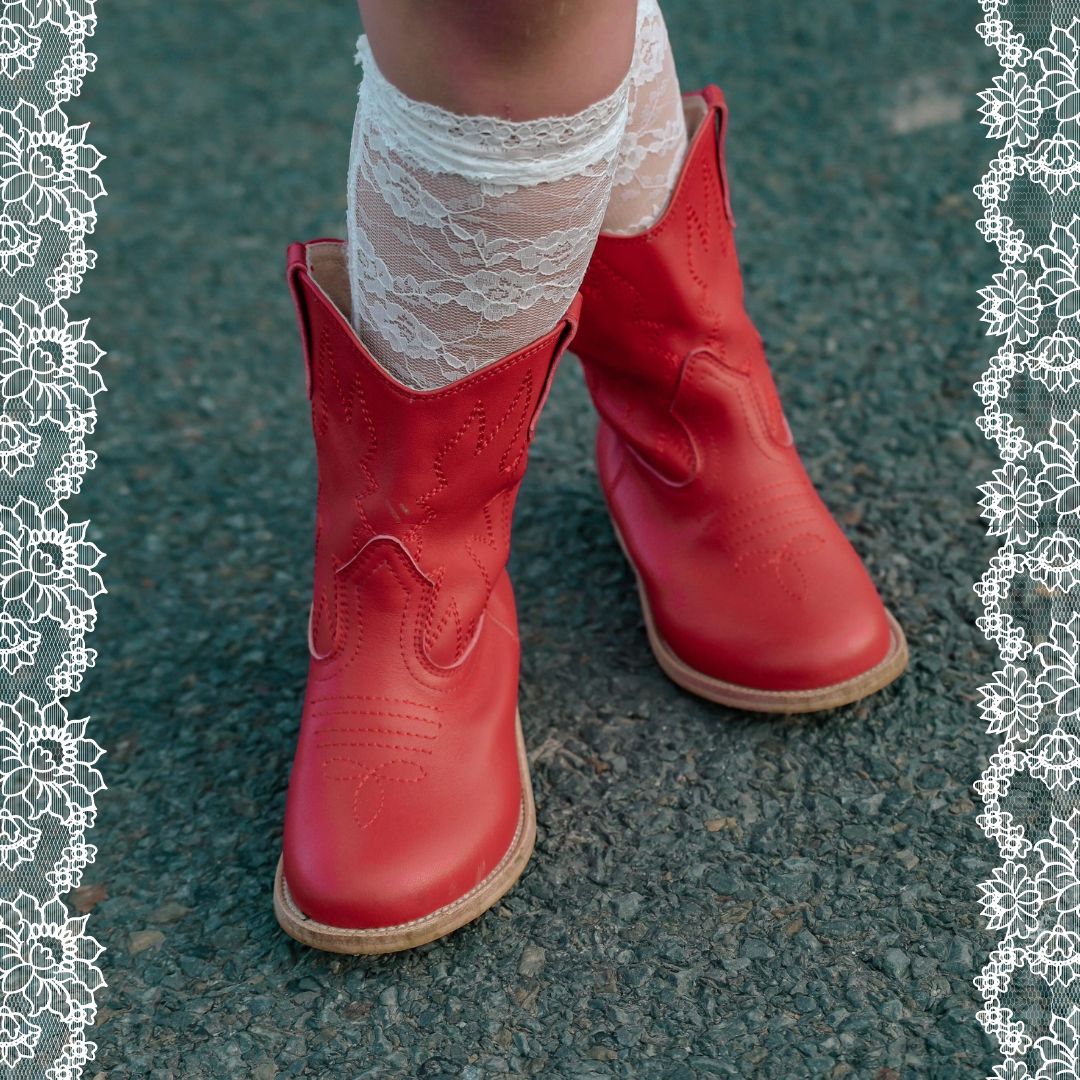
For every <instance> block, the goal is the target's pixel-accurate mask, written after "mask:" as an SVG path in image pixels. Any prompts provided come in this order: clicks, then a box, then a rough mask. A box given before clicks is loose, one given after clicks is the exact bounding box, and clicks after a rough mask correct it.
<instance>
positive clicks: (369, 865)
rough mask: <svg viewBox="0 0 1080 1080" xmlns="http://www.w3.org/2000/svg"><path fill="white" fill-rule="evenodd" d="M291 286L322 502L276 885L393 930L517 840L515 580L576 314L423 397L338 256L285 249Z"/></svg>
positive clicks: (325, 915) (306, 907) (467, 883)
mask: <svg viewBox="0 0 1080 1080" xmlns="http://www.w3.org/2000/svg"><path fill="white" fill-rule="evenodd" d="M289 278H290V283H291V285H292V287H293V291H294V295H295V297H296V301H297V308H298V313H299V318H300V324H301V331H302V335H303V337H304V344H305V353H306V357H307V363H308V385H309V393H310V396H311V407H312V422H313V426H314V433H315V444H316V450H317V455H318V470H319V493H318V506H317V525H316V552H315V587H314V598H313V602H312V609H311V625H310V648H311V661H310V672H309V678H308V689H307V695H306V698H305V702H304V714H303V720H302V724H301V731H300V738H299V745H298V748H297V754H296V759H295V762H294V765H293V770H292V774H291V777H290V783H289V795H288V803H287V808H286V821H285V841H284V872H285V879H286V881H287V883H288V887H289V890H290V892H291V894H292V896H293V898H294V899H295V901H296V903H297V905H298V906H299V907H300V908H301V909H302V910H303V912H304V913H305V914H306V915H307V916H309V917H311V918H313V919H316V920H318V921H320V922H322V923H326V924H329V925H331V926H337V927H386V926H395V925H398V924H401V923H405V922H409V921H410V920H415V919H418V918H422V917H423V916H425V915H427V914H429V913H431V912H433V911H435V910H436V909H438V908H440V907H443V906H445V905H446V904H448V903H451V902H453V901H455V900H457V899H459V898H460V897H462V896H463V895H465V894H466V893H468V892H469V890H471V889H473V888H474V887H475V886H476V885H477V884H478V883H479V882H481V881H482V880H483V879H484V878H485V877H486V876H487V875H488V874H489V873H490V872H491V871H492V870H493V868H495V867H496V865H497V864H498V863H499V861H500V859H502V858H503V856H504V855H505V854H506V852H507V850H508V848H509V847H510V846H511V843H512V841H513V840H514V836H515V830H516V829H518V828H519V826H520V817H521V807H522V789H521V780H520V773H519V767H518V749H517V741H516V707H517V688H518V682H517V680H518V662H519V650H518V639H517V623H516V616H515V611H514V603H513V595H512V592H511V589H510V583H509V579H508V578H507V575H506V570H505V567H506V560H507V556H508V554H509V545H510V523H511V515H512V513H513V507H514V500H515V498H516V495H517V491H518V487H519V485H520V483H521V478H522V475H523V473H524V469H525V463H526V456H527V452H528V446H529V443H530V441H531V439H532V435H533V431H534V428H535V424H536V420H537V416H538V414H539V411H540V408H541V406H542V404H543V402H544V399H545V397H546V395H547V391H548V387H549V385H550V380H551V377H552V374H553V373H554V369H555V366H556V363H557V361H558V358H559V355H560V354H561V352H562V350H563V349H564V348H565V345H566V343H567V341H568V340H569V338H570V336H571V335H572V333H573V328H574V325H575V323H576V319H577V303H575V306H574V307H573V308H572V309H571V311H570V312H569V313H568V314H567V316H566V318H565V319H564V321H563V322H562V323H561V324H560V325H559V326H558V327H556V328H555V330H553V331H552V332H551V333H550V334H548V335H547V336H546V337H544V338H543V339H541V340H539V341H537V342H536V343H535V344H534V345H532V346H531V347H529V348H527V349H524V350H522V351H520V352H518V353H516V354H514V355H513V356H510V357H506V358H504V359H503V360H500V361H498V362H497V363H495V364H493V365H491V366H490V367H487V368H485V369H482V370H480V371H478V372H475V373H474V374H472V375H470V376H467V377H466V378H464V379H462V380H460V381H459V382H457V383H454V384H452V385H450V386H448V387H446V388H444V389H441V390H436V391H416V390H411V389H408V388H407V387H404V386H402V385H401V384H399V383H397V382H396V381H395V380H394V379H392V378H391V377H390V376H389V375H387V374H386V372H384V371H383V370H382V369H381V368H380V367H379V366H378V365H377V364H376V362H375V361H374V360H373V359H372V358H371V356H370V355H369V354H368V353H367V352H366V350H365V349H364V348H363V347H362V345H361V344H360V342H359V340H358V339H357V337H356V335H355V334H354V332H353V330H352V329H351V327H350V326H349V324H348V321H347V319H346V317H345V316H344V315H343V314H342V311H341V310H340V308H344V307H346V300H345V297H346V296H347V288H348V286H347V282H346V281H345V279H344V267H343V260H342V257H341V246H340V243H339V242H336V241H318V242H315V243H312V244H307V245H299V244H296V245H293V246H292V247H291V248H290V252H289ZM328 293H330V294H334V295H335V297H336V300H337V302H336V303H335V301H334V300H332V299H331V296H330V295H328Z"/></svg>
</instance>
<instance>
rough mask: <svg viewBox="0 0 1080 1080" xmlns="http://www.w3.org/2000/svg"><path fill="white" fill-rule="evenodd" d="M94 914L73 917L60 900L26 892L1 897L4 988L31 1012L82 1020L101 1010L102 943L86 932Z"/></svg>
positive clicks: (0, 978)
mask: <svg viewBox="0 0 1080 1080" xmlns="http://www.w3.org/2000/svg"><path fill="white" fill-rule="evenodd" d="M88 918H89V916H86V915H82V916H71V915H69V914H68V910H67V908H66V907H65V906H64V904H63V902H62V901H60V900H57V899H54V900H51V901H49V902H47V903H44V904H42V903H39V902H38V900H37V899H35V898H34V897H33V896H30V895H29V894H27V893H25V892H22V893H20V894H19V897H18V899H17V900H15V901H10V900H4V899H0V992H2V994H3V997H4V1000H5V1002H6V1003H9V1004H11V1005H12V1006H13V1007H16V1008H19V1009H21V1010H23V1011H24V1012H25V1013H26V1014H27V1015H28V1016H31V1017H36V1016H39V1015H41V1014H42V1013H46V1012H49V1013H53V1014H54V1015H55V1016H58V1017H59V1018H60V1019H61V1020H63V1021H66V1022H68V1023H72V1022H74V1023H78V1024H80V1025H83V1024H87V1023H91V1022H92V1021H93V1017H94V1013H95V1011H96V1008H95V1004H94V996H93V995H94V991H95V990H98V989H99V988H100V987H102V986H104V985H105V980H104V979H103V978H102V975H101V971H100V969H99V968H98V966H97V965H96V964H95V963H94V961H95V960H96V959H97V958H98V956H100V955H101V953H102V951H103V950H102V946H101V945H100V944H99V943H98V942H97V941H95V940H94V938H92V937H90V936H89V935H88V934H87V933H86V922H87V919H88Z"/></svg>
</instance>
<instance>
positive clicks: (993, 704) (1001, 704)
mask: <svg viewBox="0 0 1080 1080" xmlns="http://www.w3.org/2000/svg"><path fill="white" fill-rule="evenodd" d="M979 691H980V693H981V694H982V695H983V699H982V702H981V704H980V708H981V710H982V714H983V719H984V720H985V721H986V725H987V727H986V730H987V731H988V732H989V733H990V734H991V735H1001V736H1002V738H1003V739H1005V740H1006V741H1008V742H1025V741H1026V740H1028V739H1030V738H1031V736H1032V735H1034V734H1035V732H1036V731H1038V729H1039V725H1038V717H1039V713H1040V712H1042V707H1043V703H1042V699H1041V698H1040V697H1039V693H1038V691H1037V690H1036V688H1035V684H1034V683H1033V682H1032V681H1031V679H1030V678H1029V677H1028V673H1027V669H1026V668H1023V667H1020V666H1019V665H1017V664H1006V665H1005V667H1004V668H1002V670H1001V671H995V672H994V679H993V682H990V683H987V684H986V685H985V686H980V687H979Z"/></svg>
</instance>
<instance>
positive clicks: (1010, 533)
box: [979, 462, 1042, 544]
mask: <svg viewBox="0 0 1080 1080" xmlns="http://www.w3.org/2000/svg"><path fill="white" fill-rule="evenodd" d="M979 490H980V491H981V492H982V493H983V497H982V499H981V500H980V501H979V506H980V507H981V508H982V516H983V517H984V518H985V519H986V520H987V523H988V527H987V533H988V534H989V535H990V536H1003V537H1004V538H1005V541H1006V543H1010V544H1011V543H1020V544H1024V543H1027V541H1028V540H1030V539H1031V538H1032V537H1033V536H1034V535H1035V531H1036V528H1037V525H1036V522H1037V520H1038V516H1039V508H1040V506H1041V505H1042V501H1041V500H1040V498H1039V492H1038V489H1037V488H1036V486H1035V484H1034V483H1032V481H1031V480H1030V478H1029V477H1028V472H1027V469H1026V468H1025V467H1024V466H1023V465H1017V464H1015V463H1014V462H1009V463H1008V464H1007V465H1005V466H1004V467H1003V468H1000V469H995V470H994V473H993V479H992V480H989V481H987V483H985V484H981V485H980V486H979Z"/></svg>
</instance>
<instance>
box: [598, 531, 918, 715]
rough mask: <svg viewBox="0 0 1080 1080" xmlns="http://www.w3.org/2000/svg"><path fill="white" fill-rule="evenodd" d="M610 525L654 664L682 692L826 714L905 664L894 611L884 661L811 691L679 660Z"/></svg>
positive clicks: (742, 705) (750, 707)
mask: <svg viewBox="0 0 1080 1080" xmlns="http://www.w3.org/2000/svg"><path fill="white" fill-rule="evenodd" d="M611 524H612V528H613V529H614V530H615V537H616V539H617V540H618V541H619V546H620V547H621V548H622V550H623V554H624V555H625V556H626V561H627V562H628V563H629V564H630V568H631V570H633V571H634V578H635V579H636V581H637V589H638V597H639V599H640V600H641V610H642V613H643V614H644V616H645V631H646V633H647V634H648V636H649V644H650V646H652V651H653V655H654V656H655V657H656V662H657V663H658V664H659V665H660V667H661V669H662V670H663V672H664V674H665V675H667V677H668V678H669V679H671V681H672V682H674V683H676V684H677V685H679V686H681V687H682V688H683V689H684V690H689V691H690V693H691V694H697V696H698V697H703V698H705V699H706V700H707V701H714V702H716V703H717V704H718V705H727V706H729V707H731V708H733V709H745V710H747V711H748V712H762V713H808V712H822V711H824V710H825V709H837V708H839V707H840V706H841V705H850V704H852V702H855V701H861V700H862V699H863V698H864V697H869V696H870V695H871V694H876V693H877V691H878V690H881V689H882V688H883V687H886V686H888V685H889V683H891V682H893V681H894V680H896V679H898V678H899V677H900V676H901V675H902V674H903V673H904V671H905V669H906V668H907V665H908V647H907V639H906V638H905V637H904V631H903V629H902V627H901V626H900V624H899V623H898V622H897V621H896V619H895V618H894V617H893V614H892V612H891V611H888V610H886V612H885V618H886V619H887V620H888V622H889V631H890V634H891V641H890V643H889V651H888V652H887V653H886V654H885V657H884V659H882V660H880V661H879V662H878V663H877V664H875V665H874V666H873V667H872V668H869V669H868V670H867V671H864V672H862V673H861V674H859V675H856V676H854V677H853V678H850V679H845V680H844V681H843V682H838V683H833V684H832V685H830V686H821V687H814V688H813V689H812V690H758V689H756V688H755V687H753V686H741V685H740V684H739V683H730V682H724V681H723V680H722V679H715V678H713V677H712V676H711V675H706V674H705V673H704V672H701V671H698V670H697V669H696V668H692V667H690V665H689V664H687V663H685V662H684V661H682V660H680V659H679V657H678V656H677V655H676V653H675V651H674V650H673V649H672V648H671V646H670V645H668V643H667V642H666V641H665V640H664V639H663V638H662V637H661V636H660V632H659V631H658V630H657V628H656V623H655V621H654V620H653V616H652V610H651V609H650V607H649V599H648V597H647V596H646V595H645V587H644V585H643V584H642V582H641V576H640V575H639V574H638V572H637V567H636V566H634V560H633V559H631V558H630V553H629V552H628V551H627V550H626V544H625V543H624V542H623V538H622V536H621V535H620V534H619V529H618V526H617V525H616V524H615V522H614V520H612V523H611Z"/></svg>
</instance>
